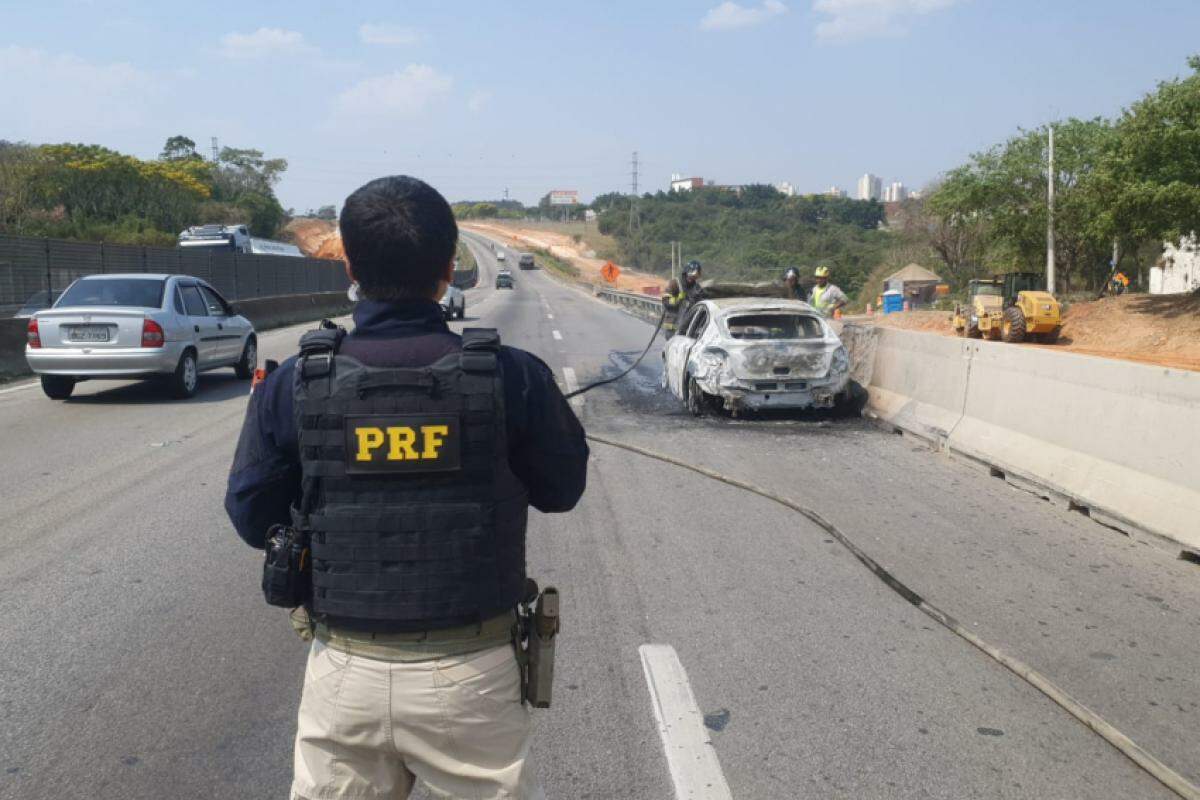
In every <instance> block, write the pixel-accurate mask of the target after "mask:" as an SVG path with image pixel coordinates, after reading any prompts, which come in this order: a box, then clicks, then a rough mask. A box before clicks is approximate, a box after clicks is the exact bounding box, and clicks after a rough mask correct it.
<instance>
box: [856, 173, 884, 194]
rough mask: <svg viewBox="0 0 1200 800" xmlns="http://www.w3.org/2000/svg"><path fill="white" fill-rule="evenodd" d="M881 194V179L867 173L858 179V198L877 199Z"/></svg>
mask: <svg viewBox="0 0 1200 800" xmlns="http://www.w3.org/2000/svg"><path fill="white" fill-rule="evenodd" d="M882 196H883V179H882V178H880V177H879V176H878V175H872V174H871V173H869V172H868V173H867V174H866V175H863V176H862V177H861V178H859V179H858V199H859V200H878V199H879V198H880V197H882Z"/></svg>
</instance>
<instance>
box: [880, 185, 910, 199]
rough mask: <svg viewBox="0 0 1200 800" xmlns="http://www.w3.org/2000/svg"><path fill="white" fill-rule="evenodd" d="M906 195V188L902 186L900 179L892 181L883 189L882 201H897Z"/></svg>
mask: <svg viewBox="0 0 1200 800" xmlns="http://www.w3.org/2000/svg"><path fill="white" fill-rule="evenodd" d="M907 197H908V190H907V189H905V188H904V184H903V183H901V182H900V181H893V182H892V183H890V184H888V187H887V188H886V189H884V190H883V202H885V203H899V202H900V201H901V200H904V199H905V198H907Z"/></svg>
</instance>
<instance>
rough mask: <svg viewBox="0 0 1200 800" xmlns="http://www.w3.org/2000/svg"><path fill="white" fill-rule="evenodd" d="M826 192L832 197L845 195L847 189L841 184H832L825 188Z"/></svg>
mask: <svg viewBox="0 0 1200 800" xmlns="http://www.w3.org/2000/svg"><path fill="white" fill-rule="evenodd" d="M825 194H827V195H829V196H830V197H845V196H846V190H845V189H843V188H841V187H840V186H830V187H829V188H828V189H826V190H825Z"/></svg>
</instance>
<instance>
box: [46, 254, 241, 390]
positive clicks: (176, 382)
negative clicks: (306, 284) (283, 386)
mask: <svg viewBox="0 0 1200 800" xmlns="http://www.w3.org/2000/svg"><path fill="white" fill-rule="evenodd" d="M25 360H26V361H27V362H28V363H29V368H30V369H32V370H33V371H34V372H35V373H37V374H38V375H40V376H41V380H42V390H43V391H44V392H45V393H46V396H47V397H51V398H53V399H55V400H65V399H66V398H68V397H70V396H71V393H72V392H73V391H74V390H75V384H77V383H78V382H80V381H85V380H101V379H129V378H161V379H164V380H165V382H166V384H167V385H168V386H169V388H170V390H171V393H172V394H174V395H175V396H176V397H181V398H186V397H191V396H192V395H194V394H195V393H196V389H197V388H198V387H199V383H200V380H199V379H200V373H201V372H206V371H208V370H212V369H218V368H220V367H233V368H234V371H235V372H236V373H237V376H238V377H239V378H242V379H249V378H250V377H252V376H253V375H254V370H255V368H256V367H257V366H258V338H257V336H256V334H255V332H254V326H253V325H251V324H250V320H248V319H246V318H245V317H243V316H241V315H240V314H238V313H237V311H236V309H234V307H233V306H232V305H231V304H230V303H229V302H228V301H226V300H225V298H223V297H221V295H220V294H219V293H218V292H217V290H216V289H214V288H212V287H211V286H209V285H208V284H207V283H205V282H204V281H202V280H200V279H199V278H193V277H191V276H188V275H147V274H140V273H131V274H127V275H121V274H113V275H90V276H88V277H86V278H80V279H79V280H77V281H75V282H74V283H72V284H71V285H70V286H69V287H67V289H66V291H64V292H63V294H62V296H61V297H59V298H58V301H57V302H56V303H55V304H54V306H53V307H52V308H49V309H47V310H44V311H38V312H37V313H36V314H34V315H33V316H32V317H30V319H29V324H28V326H27V333H26V344H25Z"/></svg>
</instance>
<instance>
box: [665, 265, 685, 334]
mask: <svg viewBox="0 0 1200 800" xmlns="http://www.w3.org/2000/svg"><path fill="white" fill-rule="evenodd" d="M686 297H687V296H686V295H685V294H684V293H683V290H682V289H680V288H679V281H677V280H675V279H674V278H671V280H670V281H668V282H667V288H666V289H665V290H663V296H662V304H663V308H664V309H665V310H666V316H664V317H663V325H662V327H663V333H664V334H665V335H666V337H667V338H668V339H670V338H671V337H672V336H674V335H675V324H676V323H677V322H678V321H679V309H680V307H681V306H682V305H683V301H684V300H685V299H686Z"/></svg>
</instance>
